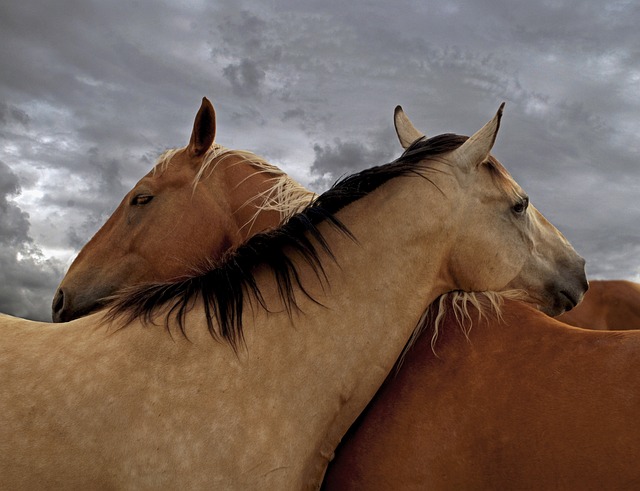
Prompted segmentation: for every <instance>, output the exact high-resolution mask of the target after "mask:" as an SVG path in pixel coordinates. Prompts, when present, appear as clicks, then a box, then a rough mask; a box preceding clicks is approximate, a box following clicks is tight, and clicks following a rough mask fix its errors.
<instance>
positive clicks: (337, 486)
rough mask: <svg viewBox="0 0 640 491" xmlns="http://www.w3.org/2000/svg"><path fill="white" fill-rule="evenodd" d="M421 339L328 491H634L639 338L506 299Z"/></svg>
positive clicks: (367, 417)
mask: <svg viewBox="0 0 640 491" xmlns="http://www.w3.org/2000/svg"><path fill="white" fill-rule="evenodd" d="M444 305H445V311H446V312H447V315H446V317H445V319H444V321H443V322H442V324H441V325H440V328H439V335H438V338H437V341H436V343H435V353H434V351H433V350H432V347H431V336H432V334H433V331H432V330H428V331H426V332H425V333H424V334H423V335H422V336H421V337H420V338H419V340H418V341H417V343H416V344H415V345H414V346H413V348H412V349H411V350H410V351H409V353H408V354H407V356H406V357H405V359H404V362H403V364H402V369H401V370H399V371H398V372H397V373H394V372H392V374H391V375H390V376H389V378H388V379H387V381H386V382H385V384H384V385H383V387H382V388H381V390H380V391H379V392H378V394H377V395H376V397H375V398H374V401H373V402H372V403H371V405H370V406H369V407H368V408H367V409H366V410H365V412H364V413H363V415H362V417H361V418H360V419H359V420H358V422H357V423H356V424H355V425H354V426H353V428H352V430H351V431H350V433H349V434H348V436H347V437H346V438H345V439H344V441H343V443H342V444H341V445H340V447H339V448H338V451H337V453H336V459H335V461H334V462H332V463H331V465H330V466H329V469H328V471H327V476H326V480H325V483H324V488H325V489H326V490H351V489H353V490H356V489H357V490H361V489H367V490H371V491H374V490H392V489H393V490H395V489H433V490H459V489H473V490H482V489H486V490H494V489H532V490H533V489H536V490H537V489H554V490H561V489H566V490H578V489H579V490H601V489H629V490H631V489H639V488H640V465H639V462H640V425H639V424H638V414H640V332H635V331H626V332H598V331H589V330H584V329H577V328H574V327H569V326H567V325H566V324H562V323H561V322H559V321H557V320H555V319H552V318H550V317H547V316H546V315H544V314H542V313H540V312H538V311H536V310H534V309H532V308H531V307H529V306H527V305H526V304H523V303H521V302H516V301H513V300H505V301H504V305H503V307H502V320H498V319H496V316H495V315H494V314H493V313H491V312H487V311H486V308H485V313H486V315H485V317H484V318H482V319H479V318H478V315H477V309H476V308H475V307H470V318H469V320H467V321H466V322H464V323H463V325H464V327H463V328H461V326H460V322H459V318H460V317H461V315H460V314H461V310H460V309H459V308H458V309H457V315H454V314H455V313H454V311H453V309H452V305H451V300H450V299H446V300H445V302H444Z"/></svg>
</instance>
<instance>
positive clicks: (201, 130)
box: [187, 97, 216, 157]
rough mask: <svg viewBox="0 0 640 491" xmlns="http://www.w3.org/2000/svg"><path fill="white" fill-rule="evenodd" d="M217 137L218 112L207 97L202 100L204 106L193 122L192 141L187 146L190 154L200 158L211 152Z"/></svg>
mask: <svg viewBox="0 0 640 491" xmlns="http://www.w3.org/2000/svg"><path fill="white" fill-rule="evenodd" d="M215 136H216V112H215V111H214V109H213V105H212V104H211V102H209V99H207V98H206V97H203V98H202V105H201V106H200V110H199V111H198V114H196V119H195V121H194V122H193V131H192V133H191V140H190V141H189V145H188V146H187V150H188V151H189V154H190V155H191V156H193V157H200V156H201V155H204V153H205V152H206V151H207V150H209V147H211V144H212V143H213V140H214V138H215Z"/></svg>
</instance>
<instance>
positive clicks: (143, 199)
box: [131, 194, 153, 206]
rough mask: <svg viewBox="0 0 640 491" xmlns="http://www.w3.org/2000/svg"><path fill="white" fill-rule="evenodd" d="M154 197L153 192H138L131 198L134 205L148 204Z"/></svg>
mask: <svg viewBox="0 0 640 491" xmlns="http://www.w3.org/2000/svg"><path fill="white" fill-rule="evenodd" d="M152 199H153V195H151V194H137V195H135V196H134V197H133V198H131V205H132V206H139V205H146V204H147V203H149V202H151V200H152Z"/></svg>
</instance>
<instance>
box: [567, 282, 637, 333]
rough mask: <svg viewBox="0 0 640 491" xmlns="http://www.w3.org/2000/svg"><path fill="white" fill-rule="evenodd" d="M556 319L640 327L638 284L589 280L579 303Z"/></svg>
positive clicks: (605, 327)
mask: <svg viewBox="0 0 640 491" xmlns="http://www.w3.org/2000/svg"><path fill="white" fill-rule="evenodd" d="M558 320H560V321H562V322H565V323H566V324H570V325H572V326H578V327H586V328H589V329H599V330H604V331H606V330H610V331H611V330H620V329H640V285H639V284H638V283H634V282H632V281H625V280H591V281H589V291H588V292H587V294H586V295H585V296H584V299H583V300H582V302H580V305H578V306H577V307H576V308H575V309H572V310H571V311H570V312H566V313H564V314H562V315H561V316H559V317H558Z"/></svg>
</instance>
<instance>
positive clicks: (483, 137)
mask: <svg viewBox="0 0 640 491" xmlns="http://www.w3.org/2000/svg"><path fill="white" fill-rule="evenodd" d="M503 109H504V102H503V103H502V104H500V108H499V109H498V112H497V113H496V115H495V116H494V117H493V119H492V120H491V121H489V122H488V123H487V124H485V125H484V126H483V127H482V128H480V129H479V130H478V131H477V132H476V133H475V134H474V135H473V136H472V137H471V138H469V139H468V140H467V141H466V142H464V143H463V144H462V145H461V146H460V147H458V148H457V149H456V150H454V152H453V154H452V159H453V160H456V161H458V162H460V165H462V166H465V167H467V168H471V167H472V166H478V165H480V164H482V162H484V161H486V160H487V157H489V153H490V152H491V148H492V147H493V144H494V143H495V141H496V136H497V135H498V129H500V119H501V118H502V110H503Z"/></svg>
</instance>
